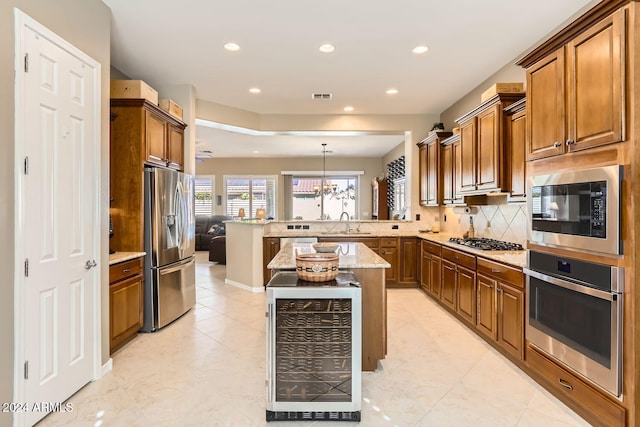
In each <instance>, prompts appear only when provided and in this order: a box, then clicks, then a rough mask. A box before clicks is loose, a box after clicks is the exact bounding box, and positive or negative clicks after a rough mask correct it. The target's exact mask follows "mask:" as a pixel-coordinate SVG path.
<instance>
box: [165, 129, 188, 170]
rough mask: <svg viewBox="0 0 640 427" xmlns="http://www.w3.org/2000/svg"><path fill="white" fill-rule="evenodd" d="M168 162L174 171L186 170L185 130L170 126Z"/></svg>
mask: <svg viewBox="0 0 640 427" xmlns="http://www.w3.org/2000/svg"><path fill="white" fill-rule="evenodd" d="M168 131H169V135H168V138H167V145H168V146H167V162H168V163H169V164H168V166H169V167H170V168H173V169H177V170H183V169H184V128H182V127H179V126H175V125H172V124H170V125H168Z"/></svg>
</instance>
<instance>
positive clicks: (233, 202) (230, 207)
mask: <svg viewBox="0 0 640 427" xmlns="http://www.w3.org/2000/svg"><path fill="white" fill-rule="evenodd" d="M224 191H225V200H226V214H227V215H229V216H238V211H239V210H240V208H244V211H245V218H255V217H256V209H265V210H266V213H267V218H276V177H273V176H262V177H259V176H225V177H224Z"/></svg>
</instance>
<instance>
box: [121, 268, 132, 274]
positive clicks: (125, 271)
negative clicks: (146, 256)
mask: <svg viewBox="0 0 640 427" xmlns="http://www.w3.org/2000/svg"><path fill="white" fill-rule="evenodd" d="M130 271H131V269H130V268H125V269H124V270H122V272H123V273H128V272H130Z"/></svg>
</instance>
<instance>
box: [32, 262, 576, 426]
mask: <svg viewBox="0 0 640 427" xmlns="http://www.w3.org/2000/svg"><path fill="white" fill-rule="evenodd" d="M206 255H207V254H206V253H198V254H197V257H198V261H199V262H198V265H197V277H196V282H197V304H196V307H195V308H194V309H193V310H191V311H190V312H189V313H187V314H186V315H185V316H183V317H182V318H181V319H179V320H178V321H176V322H175V323H173V324H171V325H169V326H168V327H166V328H164V329H163V330H161V331H159V332H156V333H153V334H140V335H139V336H138V338H137V339H135V340H134V341H133V342H131V343H130V344H129V345H127V346H126V347H124V348H123V349H122V350H120V351H119V352H117V353H116V354H115V355H114V356H113V371H112V372H111V373H109V374H107V375H106V376H105V377H104V378H102V379H101V380H99V381H97V382H94V383H90V384H88V385H87V386H86V387H84V388H83V389H82V390H80V391H79V392H78V393H76V394H75V395H74V396H72V397H71V398H70V399H69V402H71V403H73V405H74V408H75V409H74V411H73V412H71V413H54V414H51V415H49V416H48V417H46V418H45V419H44V420H43V421H42V422H41V423H40V424H39V426H93V427H100V426H127V427H128V426H230V427H236V426H238V427H250V426H264V425H267V424H268V425H269V426H273V427H277V426H290V427H298V426H308V425H315V426H320V425H327V424H331V423H330V422H279V423H275V422H272V423H266V422H265V403H264V401H265V389H264V380H265V360H264V359H265V334H264V324H265V318H264V304H265V295H264V294H252V293H249V292H247V291H243V290H241V289H237V288H234V287H232V286H229V285H225V284H224V276H225V268H224V266H219V265H214V264H211V263H209V262H208V261H207V258H206ZM388 311H389V320H388V322H389V323H388V328H389V342H388V353H389V354H388V355H387V358H386V359H385V360H384V361H383V362H382V366H381V369H379V370H378V371H377V372H375V373H363V377H362V396H363V402H362V422H361V423H360V424H359V425H360V426H366V427H369V426H380V427H383V426H384V427H396V426H397V427H405V426H429V427H431V426H434V427H435V426H446V427H450V426H456V427H458V426H491V427H498V426H522V427H525V426H527V427H529V426H536V427H537V426H545V427H554V426H558V427H560V426H563V427H567V426H588V424H587V423H586V422H584V421H583V420H582V419H581V418H580V417H578V416H577V415H576V414H575V413H573V412H572V411H571V410H570V409H568V408H567V407H566V406H565V405H563V404H562V403H561V402H559V401H558V400H557V399H555V398H554V397H553V396H551V395H550V394H549V393H547V392H546V391H545V390H543V389H542V388H540V387H539V386H538V385H537V384H536V383H534V382H533V381H532V380H531V379H529V378H528V377H527V376H526V375H524V374H523V373H522V372H521V371H519V370H518V369H517V368H516V367H515V366H514V365H513V364H511V363H510V362H509V361H507V360H506V359H505V358H503V357H502V356H501V355H499V353H497V352H496V351H495V350H493V349H492V348H491V347H490V346H489V345H488V344H486V343H485V342H484V341H482V340H481V339H480V338H478V337H477V336H476V335H475V334H474V333H472V332H470V331H469V330H468V329H467V328H466V327H464V326H462V325H461V324H460V323H459V322H458V321H457V320H455V319H454V318H453V317H452V316H450V315H449V314H448V313H447V312H445V311H444V310H443V309H442V308H440V307H439V306H438V305H437V304H435V303H434V302H432V301H431V300H430V299H429V298H427V297H426V296H425V295H424V294H422V293H421V291H419V290H417V289H391V290H389V291H388ZM332 424H333V425H340V426H346V425H357V424H355V423H338V424H336V423H332Z"/></svg>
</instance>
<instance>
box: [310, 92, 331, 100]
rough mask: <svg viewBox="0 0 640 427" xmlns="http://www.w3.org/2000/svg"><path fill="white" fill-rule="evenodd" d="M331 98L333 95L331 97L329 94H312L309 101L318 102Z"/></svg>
mask: <svg viewBox="0 0 640 427" xmlns="http://www.w3.org/2000/svg"><path fill="white" fill-rule="evenodd" d="M332 96H333V95H331V94H330V93H312V94H311V99H318V100H322V99H326V100H330V99H331V97H332Z"/></svg>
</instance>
